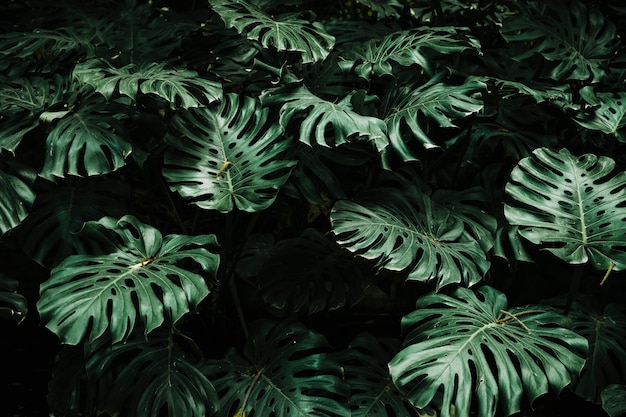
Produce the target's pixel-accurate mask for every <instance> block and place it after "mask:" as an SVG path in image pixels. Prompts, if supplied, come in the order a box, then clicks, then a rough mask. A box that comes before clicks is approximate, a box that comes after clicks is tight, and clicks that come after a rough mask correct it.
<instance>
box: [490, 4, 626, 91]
mask: <svg viewBox="0 0 626 417" xmlns="http://www.w3.org/2000/svg"><path fill="white" fill-rule="evenodd" d="M501 32H502V36H503V37H504V39H506V41H507V42H525V45H527V50H526V51H525V52H524V53H522V54H520V55H518V56H517V59H519V60H524V59H527V58H530V57H532V56H533V55H535V54H541V55H542V56H543V57H544V58H545V59H547V60H548V61H551V62H553V63H554V65H553V67H552V69H551V70H550V71H549V73H548V76H549V77H550V78H552V79H553V80H557V81H564V80H590V81H594V82H597V81H600V80H601V79H602V78H603V77H604V76H605V74H606V69H607V67H608V63H609V61H610V59H611V58H612V57H613V54H614V52H615V50H616V48H617V46H618V37H617V33H616V29H615V25H614V24H613V23H611V22H610V21H607V20H605V19H604V16H603V15H602V13H601V12H600V11H599V10H598V9H595V8H589V9H588V8H587V7H585V6H584V5H583V4H582V3H580V2H578V1H569V2H564V1H554V2H550V3H541V5H540V6H535V7H533V6H531V7H524V8H523V9H522V13H519V14H515V15H514V16H512V17H509V18H507V19H505V20H504V21H503V22H502V29H501Z"/></svg>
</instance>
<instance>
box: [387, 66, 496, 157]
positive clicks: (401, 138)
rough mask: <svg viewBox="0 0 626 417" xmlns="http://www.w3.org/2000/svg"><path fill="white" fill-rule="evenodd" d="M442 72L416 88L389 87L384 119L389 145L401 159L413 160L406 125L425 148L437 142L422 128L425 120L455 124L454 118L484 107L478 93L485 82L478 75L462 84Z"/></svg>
mask: <svg viewBox="0 0 626 417" xmlns="http://www.w3.org/2000/svg"><path fill="white" fill-rule="evenodd" d="M445 75H446V74H445V72H440V73H438V74H436V75H435V76H433V77H432V78H431V79H430V80H429V81H428V82H427V83H426V84H423V85H420V86H418V87H416V88H412V87H408V86H403V87H399V88H397V89H394V90H392V92H391V94H390V96H389V97H388V98H387V100H386V104H385V110H384V114H385V116H384V117H383V120H385V123H387V134H388V135H389V141H390V143H391V147H392V148H393V150H394V151H396V152H397V153H398V154H399V155H400V156H401V157H402V159H403V160H404V161H411V160H416V159H417V158H416V157H415V155H414V153H413V151H412V150H411V149H410V148H409V147H408V146H407V144H406V143H405V134H404V131H405V127H404V125H407V126H408V128H409V130H410V131H409V132H408V133H409V134H411V135H412V136H414V137H415V138H416V139H417V140H418V141H419V142H420V143H421V144H422V145H423V146H424V147H425V148H426V149H430V148H433V147H438V146H440V145H439V144H437V143H435V142H434V141H433V140H432V139H431V138H430V137H429V136H428V134H427V132H425V131H424V126H425V123H424V120H423V119H422V118H421V117H420V115H421V116H422V117H424V118H425V119H426V121H433V122H435V123H436V124H437V125H438V126H440V127H456V126H455V124H454V120H455V119H462V118H465V117H468V116H470V115H472V114H476V113H478V112H479V111H480V110H481V109H482V108H483V102H482V100H480V99H479V98H478V97H479V93H480V92H481V91H483V90H485V88H486V85H485V83H484V82H483V81H482V80H480V79H478V78H468V79H466V80H465V82H464V83H463V84H461V85H449V84H447V83H445V82H444V77H445Z"/></svg>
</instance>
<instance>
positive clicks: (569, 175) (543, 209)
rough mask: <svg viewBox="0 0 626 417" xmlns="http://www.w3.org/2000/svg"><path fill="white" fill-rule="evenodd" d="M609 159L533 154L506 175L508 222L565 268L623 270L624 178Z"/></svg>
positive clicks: (545, 152)
mask: <svg viewBox="0 0 626 417" xmlns="http://www.w3.org/2000/svg"><path fill="white" fill-rule="evenodd" d="M614 168H615V161H613V160H612V159H611V158H609V157H605V156H600V157H598V156H596V155H594V154H585V155H582V156H580V157H576V156H574V155H572V154H571V153H570V152H569V151H568V150H567V149H562V150H560V151H558V152H556V151H552V150H549V149H546V148H540V149H536V150H535V151H534V152H533V154H532V156H529V157H527V158H524V159H522V160H521V161H520V162H519V163H518V165H517V166H516V167H515V168H514V169H513V172H511V181H510V182H508V183H507V185H506V192H507V194H509V195H510V196H511V197H512V198H513V199H514V202H512V203H511V205H508V204H507V205H505V207H504V214H505V216H506V219H507V220H508V222H509V223H510V224H512V225H515V226H520V231H519V233H520V234H521V235H522V236H523V237H524V238H526V239H528V240H529V241H530V242H532V243H534V244H535V245H542V248H543V249H545V250H547V251H549V252H551V253H552V254H554V255H555V256H557V257H558V258H560V259H562V260H564V261H565V262H568V263H571V264H584V263H587V262H589V261H591V263H592V264H593V267H594V268H596V269H599V270H606V269H608V268H609V266H610V265H611V263H612V262H613V263H615V269H616V270H621V269H624V267H626V252H625V251H624V246H625V244H626V224H625V223H624V220H625V219H626V208H624V205H623V201H624V199H625V196H626V190H625V189H624V185H625V184H626V173H624V172H620V173H618V174H613V169H614Z"/></svg>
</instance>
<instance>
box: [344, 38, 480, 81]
mask: <svg viewBox="0 0 626 417" xmlns="http://www.w3.org/2000/svg"><path fill="white" fill-rule="evenodd" d="M424 49H426V50H428V53H427V52H425V51H424ZM467 49H471V50H475V51H479V50H480V43H479V41H478V40H477V39H476V38H474V37H472V36H471V34H470V33H469V31H468V30H467V29H462V28H454V27H436V28H422V29H413V30H406V31H399V32H394V33H391V34H389V35H386V36H384V37H382V38H379V39H372V40H369V41H367V42H365V43H364V44H362V45H360V46H358V47H356V48H354V49H352V50H350V51H348V52H346V53H345V59H346V60H345V61H344V62H343V63H342V67H343V68H351V67H352V68H353V69H354V71H355V72H356V73H357V74H358V75H359V76H361V77H363V78H365V79H368V80H369V79H370V78H371V77H372V76H373V75H378V76H381V75H392V74H393V65H392V63H397V64H400V65H403V66H409V65H413V64H417V65H419V66H420V67H421V68H423V69H424V70H426V71H427V72H428V73H430V74H432V73H433V68H432V65H431V64H430V59H429V54H431V55H432V54H433V52H435V53H438V54H455V53H456V54H459V53H461V52H463V51H465V50H467Z"/></svg>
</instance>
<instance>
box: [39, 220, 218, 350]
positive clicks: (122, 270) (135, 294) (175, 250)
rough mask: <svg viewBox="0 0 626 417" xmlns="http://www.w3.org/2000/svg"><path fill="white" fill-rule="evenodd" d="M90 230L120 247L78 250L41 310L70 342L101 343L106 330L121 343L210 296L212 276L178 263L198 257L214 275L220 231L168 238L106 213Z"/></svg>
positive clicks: (52, 281) (45, 291) (56, 275)
mask: <svg viewBox="0 0 626 417" xmlns="http://www.w3.org/2000/svg"><path fill="white" fill-rule="evenodd" d="M86 228H87V229H88V232H90V233H91V234H92V235H93V236H94V238H99V239H101V240H103V241H108V242H109V243H110V247H111V248H112V249H113V248H117V250H113V251H111V253H108V254H95V255H88V254H81V255H72V256H70V257H68V258H66V259H65V260H64V261H63V262H61V264H59V265H58V266H57V267H55V268H54V269H52V271H51V273H50V278H49V279H48V280H47V281H45V282H44V283H43V284H42V285H41V297H40V299H39V302H38V303H37V308H38V309H39V314H40V315H41V319H42V321H43V323H45V325H46V327H48V328H49V329H50V330H51V331H53V332H54V333H56V334H57V335H58V336H59V337H60V338H61V339H62V340H63V342H65V343H67V344H76V343H78V342H80V341H81V340H84V339H86V340H89V341H94V340H96V339H97V338H98V337H100V336H102V335H103V334H108V335H110V337H111V338H112V340H113V342H118V341H121V340H124V339H125V338H127V337H128V335H129V334H130V332H131V331H132V330H133V329H134V328H135V327H136V324H140V325H141V326H143V332H144V333H145V334H148V333H149V332H151V331H152V330H154V329H156V328H157V327H159V326H160V325H161V324H163V322H164V321H165V320H171V321H172V322H176V321H177V320H178V319H180V318H181V317H182V316H183V315H184V314H185V313H187V312H188V311H189V310H190V309H192V308H195V307H196V306H197V305H198V303H200V301H202V300H203V299H204V298H205V297H206V296H207V295H208V293H209V288H208V286H207V283H206V280H205V278H204V277H202V276H201V275H199V274H198V273H196V272H193V271H191V270H188V269H184V268H183V267H181V266H178V265H177V263H178V262H179V261H181V260H183V259H191V260H193V261H195V263H197V264H198V265H199V266H201V267H202V269H203V270H204V271H206V272H207V273H208V274H209V275H210V276H212V277H214V276H215V274H216V271H217V267H218V264H219V256H218V255H215V254H213V253H211V252H209V251H208V250H207V249H206V248H204V247H205V246H207V245H215V244H216V239H215V236H213V235H199V236H185V235H168V236H165V237H164V238H163V237H162V236H161V233H160V232H159V231H158V230H156V229H155V228H153V227H152V226H149V225H146V224H143V223H141V222H139V221H138V220H137V219H136V218H134V217H132V216H124V217H122V218H121V219H120V220H115V219H113V218H111V217H105V218H103V219H101V220H100V221H99V222H89V223H87V225H86ZM137 322H139V323H137Z"/></svg>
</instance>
